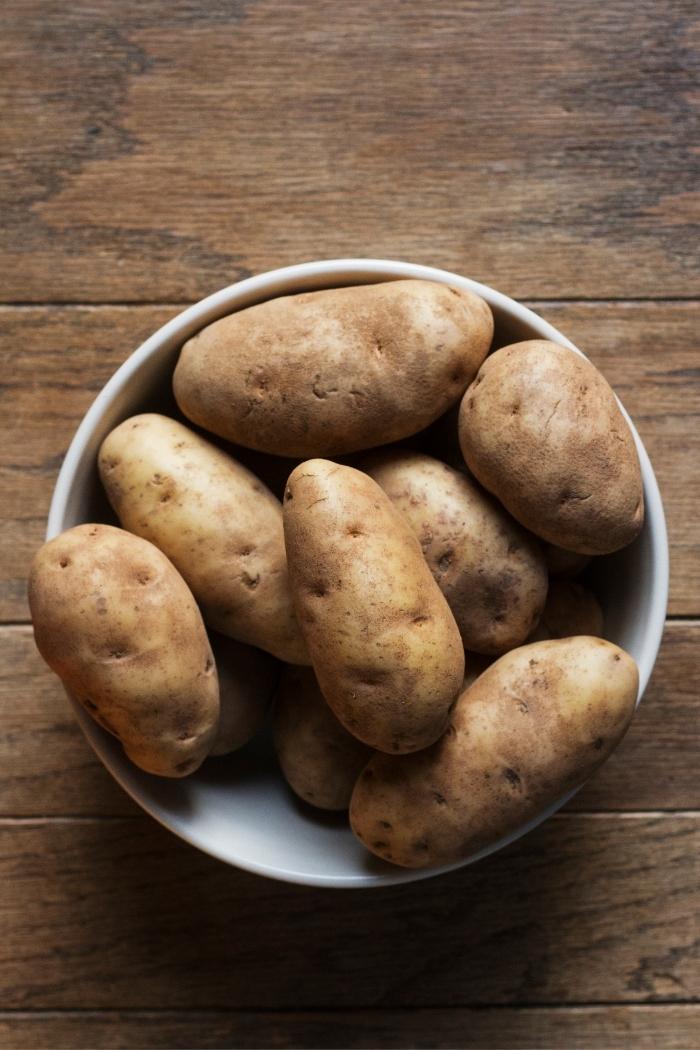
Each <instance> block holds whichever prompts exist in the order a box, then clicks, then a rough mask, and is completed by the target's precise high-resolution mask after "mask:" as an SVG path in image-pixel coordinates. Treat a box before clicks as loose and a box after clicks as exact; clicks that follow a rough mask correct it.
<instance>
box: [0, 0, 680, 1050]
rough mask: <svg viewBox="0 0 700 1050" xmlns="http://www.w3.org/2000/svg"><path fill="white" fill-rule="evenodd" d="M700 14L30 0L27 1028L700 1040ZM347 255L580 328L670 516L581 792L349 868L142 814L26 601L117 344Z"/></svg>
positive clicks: (19, 18) (19, 797)
mask: <svg viewBox="0 0 700 1050" xmlns="http://www.w3.org/2000/svg"><path fill="white" fill-rule="evenodd" d="M699 39H700V9H699V8H698V6H697V3H696V0H667V2H665V3H662V4H661V3H657V2H656V0H611V2H608V3H595V2H593V0H560V2H558V3H554V2H547V0H519V2H508V0H505V2H501V0H481V2H479V0H467V2H449V0H436V2H434V3H425V2H423V0H369V2H365V0H363V2H359V0H344V2H343V3H334V2H329V0H325V2H324V0H174V2H173V0H170V2H168V3H166V2H165V0H102V2H98V0H93V2H89V0H77V2H74V3H71V4H66V3H65V2H63V0H60V2H59V0H9V2H6V3H5V4H3V5H2V8H1V10H0V40H1V41H2V62H3V74H2V83H1V86H0V90H1V91H2V100H1V103H2V107H1V112H2V118H1V124H0V134H1V135H2V149H1V150H0V171H1V172H2V196H3V206H2V224H1V225H2V230H1V231H0V239H1V241H2V249H1V251H2V262H1V266H2V278H1V280H0V297H1V299H2V305H1V306H0V312H1V317H2V323H1V324H0V344H1V346H2V361H3V368H2V383H1V385H0V398H1V404H2V412H1V414H0V438H1V440H0V499H1V501H2V508H3V520H2V525H1V531H0V617H1V619H2V626H1V627H0V785H1V788H2V790H1V792H0V874H1V875H2V882H1V883H0V885H1V886H2V889H1V890H0V921H1V923H2V925H1V927H0V934H1V935H0V1042H1V1043H2V1045H3V1046H6V1047H18V1048H21V1047H32V1048H35V1047H43V1046H46V1047H49V1046H50V1047H52V1048H56V1047H76V1048H77V1047H128V1048H133V1047H154V1048H155V1047H197V1048H199V1047H202V1048H204V1047H225V1046H236V1047H336V1046H338V1047H340V1046H347V1047H372V1046H377V1047H408V1046H416V1047H465V1048H466V1047H482V1048H493V1047H511V1048H514V1050H515V1048H521V1047H571V1048H578V1047H588V1048H591V1047H592V1048H602V1047H606V1048H607V1047H631V1046H634V1047H650V1048H652V1047H653V1048H654V1050H664V1048H670V1047H674V1048H678V1047H683V1048H687V1047H697V1046H698V1045H700V1040H699V1035H698V1033H699V1032H700V1010H699V1009H698V1000H699V999H700V987H699V980H698V976H699V975H698V937H699V932H700V931H699V928H698V925H699V924H698V906H699V903H700V891H699V885H698V884H699V881H700V880H699V877H698V876H699V874H700V870H699V866H698V846H699V845H700V781H699V779H698V775H697V768H698V743H699V741H698V737H699V722H698V717H697V710H698V681H699V680H700V649H699V645H698V643H699V642H700V619H699V617H700V528H699V524H698V523H699V522H700V351H699V348H698V329H699V327H700V312H699V311H698V300H700V280H699V276H700V271H699V270H698V265H697V263H698V257H697V246H698V240H697V238H698V229H697V218H698V202H699V201H700V193H699V192H698V141H699V139H698V125H697V101H698V97H699V96H698V49H697V45H698V41H699ZM694 221H695V223H696V225H695V226H694V225H693V222H694ZM341 255H348V256H352V255H363V256H376V257H388V258H399V259H409V260H413V261H418V262H424V263H432V264H435V265H438V266H445V267H447V268H450V269H453V270H456V271H458V272H460V273H465V274H468V275H470V276H472V277H475V278H477V279H483V280H484V281H486V282H487V283H491V284H493V285H496V286H497V287H498V288H500V289H502V290H504V291H506V292H508V293H509V294H511V295H513V296H515V297H517V298H520V299H522V300H524V301H527V302H528V303H530V304H532V305H533V306H534V307H535V308H536V309H537V310H538V311H539V312H540V313H541V314H542V315H543V316H545V317H546V318H548V319H550V320H552V321H553V322H554V323H555V324H557V325H558V326H560V327H561V328H562V329H563V331H565V332H566V333H567V334H568V335H570V336H571V337H572V338H573V339H574V340H575V341H576V342H577V343H578V344H579V345H580V346H582V347H583V348H584V349H585V350H587V352H588V353H589V354H590V356H591V357H592V358H593V360H594V361H595V362H596V363H597V364H598V365H600V366H601V368H602V369H603V370H604V372H605V373H606V375H607V376H608V377H609V379H610V380H611V382H612V383H613V385H614V386H615V387H616V388H617V390H618V391H619V392H620V394H621V396H622V398H623V400H624V402H625V404H626V406H627V407H628V409H629V410H630V411H631V412H632V414H633V416H634V418H635V420H636V422H637V424H638V427H639V430H640V432H641V435H642V438H643V440H644V441H645V442H646V445H647V448H648V450H649V452H650V454H651V457H652V460H653V462H654V465H655V467H656V470H657V474H658V476H659V480H660V484H661V488H662V491H663V495H664V498H665V503H666V509H667V514H668V522H669V529H670V537H671V547H672V582H671V597H670V606H669V621H668V625H667V630H666V636H665V640H664V645H663V648H662V651H661V655H660V658H659V662H658V666H657V669H656V672H655V675H654V678H653V682H652V685H651V686H650V688H649V691H648V694H647V697H646V699H645V701H644V704H643V707H642V708H641V710H640V713H639V716H638V718H637V720H636V722H635V724H634V726H633V728H632V730H631V732H630V734H629V737H628V738H627V740H626V741H625V743H624V744H623V746H622V747H621V748H620V750H619V752H618V753H617V754H616V755H615V756H614V757H613V758H612V759H611V761H610V762H609V763H608V765H607V766H606V767H605V768H604V769H603V771H602V772H601V773H600V774H599V775H598V776H597V777H596V778H595V779H594V780H593V781H592V782H591V783H590V784H589V785H588V786H587V787H586V789H585V790H584V791H583V792H582V793H581V794H580V795H579V796H578V797H577V798H576V800H575V801H574V802H573V803H572V804H571V805H570V806H569V807H568V808H567V809H566V810H565V811H564V812H562V813H561V814H559V815H558V816H556V817H555V818H553V819H552V820H550V821H549V822H547V823H546V824H545V825H544V826H543V827H542V828H540V829H539V830H538V831H536V832H534V833H533V834H532V835H530V836H528V837H527V838H526V839H525V840H523V841H521V842H520V843H518V844H516V845H514V846H513V847H511V848H510V849H508V850H506V851H505V852H504V853H502V854H500V855H498V856H495V857H492V858H491V859H489V860H487V861H485V862H483V863H482V864H479V865H477V866H476V867H474V868H471V869H467V870H464V871H462V872H458V873H456V874H452V875H449V876H446V877H443V878H441V879H438V880H434V881H429V882H425V883H420V884H418V885H411V886H404V887H400V888H397V889H386V890H379V891H373V892H359V891H356V892H347V891H346V892H342V893H340V892H332V891H320V890H310V889H304V888H299V887H290V886H285V885H282V884H277V883H273V882H269V881H265V880H262V879H258V878H255V877H253V876H251V875H248V874H243V873H239V872H237V871H234V870H230V869H228V868H226V867H225V866H224V865H222V864H220V863H218V862H216V861H214V860H211V859H209V858H208V857H205V856H203V855H200V854H198V853H197V852H195V851H194V850H193V849H191V848H189V847H188V846H186V845H184V844H183V843H181V842H180V841H178V840H177V839H175V838H174V837H173V836H171V835H169V834H168V833H166V832H165V831H163V830H161V829H160V828H159V827H158V826H157V825H156V824H155V823H153V822H152V821H151V820H149V819H147V818H145V817H143V816H141V815H140V812H139V811H138V810H137V808H136V807H135V806H134V805H133V804H131V803H130V802H129V800H128V799H127V798H126V796H125V795H123V794H122V793H121V792H120V790H119V789H118V788H117V787H116V786H115V784H114V783H113V782H112V781H111V780H110V778H109V776H108V775H107V773H106V772H105V771H104V770H103V769H102V767H101V766H100V765H98V763H97V761H96V760H95V759H94V758H93V756H92V752H91V751H90V750H89V748H88V747H87V745H86V744H85V742H84V741H83V739H82V737H81V735H80V733H79V731H78V729H77V727H76V726H75V725H74V722H73V719H72V717H71V714H70V711H69V710H68V707H67V704H66V702H65V700H64V698H63V695H62V692H61V689H60V687H59V685H58V683H57V681H56V680H55V679H54V678H53V677H52V676H51V675H50V674H49V673H48V672H47V671H46V670H45V669H44V668H43V666H42V664H41V662H40V660H39V659H38V657H37V655H36V653H35V651H34V649H33V644H32V636H31V628H30V626H29V625H28V614H27V606H26V601H25V575H26V572H27V567H28V564H29V559H30V557H31V555H32V553H33V551H34V550H35V548H36V547H37V546H38V545H39V543H40V541H41V539H42V535H43V530H44V523H45V518H46V512H47V506H48V502H49V498H50V495H51V491H52V487H53V484H54V480H55V477H56V472H57V470H58V467H59V465H60V463H61V458H62V455H63V453H64V452H65V449H66V447H67V445H68V443H69V441H70V439H71V436H72V434H73V432H74V430H75V428H76V425H77V424H78V421H79V420H80V418H81V416H82V414H83V413H84V412H85V410H86V408H87V406H88V405H89V404H90V402H91V400H92V398H93V397H94V396H95V394H96V392H97V391H98V390H99V389H100V387H101V386H102V384H103V383H104V382H105V380H106V379H107V378H108V376H109V375H110V374H111V373H112V372H113V371H114V369H115V368H116V367H117V365H118V364H119V363H120V362H121V361H123V360H124V358H125V357H126V356H127V355H128V354H129V353H130V352H131V351H132V350H133V349H134V348H135V347H136V346H137V345H138V344H139V343H140V341H141V340H142V339H143V338H144V337H145V336H146V335H148V334H149V333H150V332H152V331H153V330H154V329H155V328H156V327H158V325H160V324H161V323H162V322H163V321H164V320H165V319H166V318H168V317H170V316H172V315H173V314H174V313H175V312H177V311H178V310H179V309H180V308H181V306H182V305H183V304H185V303H188V302H191V301H193V300H196V299H197V298H199V297H201V296H203V295H205V294H207V293H209V292H210V291H212V290H214V289H217V288H219V287H221V286H223V285H225V284H228V283H230V282H231V281H234V280H237V279H238V278H241V277H243V276H246V275H248V274H251V273H255V272H256V271H259V270H262V269H268V268H271V267H274V266H278V265H282V264H286V263H291V262H296V261H302V260H305V259H312V258H323V257H326V258H330V257H335V256H341Z"/></svg>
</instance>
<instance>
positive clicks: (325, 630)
mask: <svg viewBox="0 0 700 1050" xmlns="http://www.w3.org/2000/svg"><path fill="white" fill-rule="evenodd" d="M284 532H285V540H286V544H287V555H288V558H289V575H290V580H291V583H292V594H293V596H294V601H295V604H296V608H297V613H298V616H299V622H300V624H301V629H302V631H303V632H304V636H305V638H306V642H307V645H308V648H309V652H310V654H311V660H312V663H313V666H314V670H315V671H316V676H317V678H318V681H319V685H320V687H321V691H322V693H323V695H324V696H325V698H326V700H327V701H328V703H329V704H330V706H331V708H332V710H333V712H334V713H335V715H336V717H337V718H338V719H339V720H340V721H341V722H342V724H343V725H344V726H345V728H346V729H347V730H348V731H349V732H351V733H352V734H353V735H354V736H356V737H358V738H359V739H360V740H362V741H364V743H366V744H368V745H369V746H370V747H373V748H376V749H378V750H380V751H389V752H407V751H416V750H418V749H419V748H421V747H427V746H428V745H429V744H431V743H432V742H433V741H434V740H436V739H437V737H438V736H439V735H440V733H441V732H442V731H443V729H444V728H445V725H446V724H447V718H448V710H449V707H450V704H451V703H452V701H453V700H454V698H455V697H456V695H457V693H458V691H459V688H460V686H461V683H462V677H463V674H464V650H463V647H462V642H461V639H460V636H459V631H458V629H457V625H456V623H455V621H454V618H453V616H452V613H451V612H450V610H449V607H448V605H447V602H446V601H445V599H444V597H443V596H442V594H441V592H440V590H439V588H438V586H437V584H436V583H435V580H434V579H433V577H432V574H431V572H430V569H429V568H428V566H427V564H426V562H425V560H424V558H423V555H422V553H421V549H420V544H419V543H418V540H417V539H416V537H415V535H414V533H413V532H412V530H411V528H410V526H409V525H408V523H407V522H406V521H405V519H404V518H403V517H402V516H401V515H400V513H399V512H398V511H397V510H396V508H395V507H394V506H393V505H392V503H391V501H390V500H389V498H388V497H387V496H386V495H385V494H384V492H382V490H381V489H380V487H379V485H377V483H376V482H375V481H373V480H372V479H371V478H369V477H368V476H367V475H366V474H363V473H362V472H361V471H359V470H355V469H354V468H353V467H345V466H339V465H338V464H336V463H331V462H329V461H328V460H321V459H314V460H309V461H308V462H306V463H302V464H301V465H300V466H298V467H297V468H296V469H295V470H294V471H293V473H292V474H291V476H290V478H289V481H288V483H287V490H286V492H285V498H284Z"/></svg>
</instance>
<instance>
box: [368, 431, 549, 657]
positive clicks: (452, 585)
mask: <svg viewBox="0 0 700 1050" xmlns="http://www.w3.org/2000/svg"><path fill="white" fill-rule="evenodd" d="M362 468H363V469H364V470H365V471H366V472H367V473H368V474H369V476H370V477H372V478H374V480H375V481H376V482H377V484H378V485H380V486H381V487H382V489H383V490H384V492H386V494H387V496H388V497H389V499H390V500H391V501H392V503H393V504H394V506H395V507H396V508H397V509H398V510H399V511H401V513H402V514H403V515H404V517H405V518H406V520H407V521H408V522H409V524H410V526H411V528H412V529H413V531H414V532H415V534H416V536H417V537H418V540H419V541H420V544H421V547H422V549H423V554H424V556H425V560H426V561H427V563H428V565H429V566H430V571H431V572H432V574H433V576H434V577H435V580H436V582H437V584H438V586H439V588H440V590H441V591H442V593H443V594H444V595H445V598H446V599H447V604H448V605H449V607H450V609H451V610H452V614H453V616H454V618H455V620H456V622H457V626H458V628H459V632H460V634H461V636H462V641H463V643H464V646H465V648H466V649H471V650H473V651H474V652H477V653H483V654H485V655H496V654H500V653H504V652H507V651H508V650H509V649H513V648H514V647H515V646H517V645H521V644H522V643H523V642H524V641H525V640H526V638H527V636H528V635H529V633H530V631H532V629H533V627H534V625H535V624H536V623H537V621H538V620H539V618H540V614H541V612H542V609H543V607H544V601H545V598H546V595H547V572H546V570H545V567H544V560H543V558H542V554H541V552H540V550H539V545H538V543H537V540H535V539H534V537H531V536H529V535H528V533H527V532H526V531H525V529H523V528H522V527H521V526H520V525H518V523H517V522H516V521H514V520H513V519H512V518H511V517H510V515H508V514H507V513H506V512H505V511H504V510H503V508H502V507H501V506H500V505H499V504H498V503H497V502H496V501H495V500H494V499H493V498H492V497H491V496H489V495H488V494H487V493H485V492H484V491H483V489H481V488H480V487H479V486H478V485H477V484H476V482H474V481H473V480H472V479H471V478H469V477H467V476H466V475H465V474H463V473H460V472H459V471H457V470H453V469H452V467H449V466H447V465H446V464H445V463H441V462H440V461H439V460H437V459H433V458H432V456H426V455H424V454H423V453H420V452H412V451H410V450H408V449H387V450H381V451H379V452H376V453H370V455H369V456H368V457H367V458H366V459H365V460H364V461H363V463H362Z"/></svg>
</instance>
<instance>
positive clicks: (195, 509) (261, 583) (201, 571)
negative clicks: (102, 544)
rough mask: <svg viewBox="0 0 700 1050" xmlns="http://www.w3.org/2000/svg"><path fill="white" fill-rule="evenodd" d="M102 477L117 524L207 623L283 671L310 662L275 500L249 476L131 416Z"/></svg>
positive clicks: (195, 438)
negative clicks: (168, 573)
mask: <svg viewBox="0 0 700 1050" xmlns="http://www.w3.org/2000/svg"><path fill="white" fill-rule="evenodd" d="M99 469H100V477H101V478H102V483H103V485H104V487H105V490H106V492H107V496H108V497H109V501H110V503H111V504H112V506H113V508H114V510H115V511H116V513H117V515H118V517H119V520H120V522H121V524H122V525H123V526H124V528H125V529H128V530H129V531H130V532H135V533H136V534H137V535H139V536H143V537H144V538H145V539H147V540H150V541H151V542H152V543H154V544H155V545H156V547H158V548H159V549H160V550H162V551H163V552H164V553H165V554H167V556H168V557H169V558H170V560H171V561H172V563H173V565H175V567H176V568H177V569H178V570H179V572H181V573H182V575H183V577H184V578H185V580H186V581H187V583H188V585H189V587H190V588H191V590H192V593H193V594H194V596H195V598H196V599H197V601H198V603H199V605H200V607H201V609H202V614H203V616H204V619H205V621H206V623H207V624H208V625H209V626H210V627H213V628H214V629H215V630H217V631H220V632H221V633H222V634H226V635H229V636H230V637H231V638H236V639H238V641H240V642H246V643H247V644H248V645H255V646H257V647H258V648H260V649H265V650H267V651H268V652H270V653H272V654H273V655H274V656H277V657H278V658H279V659H280V660H285V661H288V662H289V663H308V660H309V658H308V655H307V652H306V648H305V646H304V642H303V639H302V636H301V632H300V630H299V625H298V623H297V620H296V617H295V615H294V608H293V606H292V597H291V593H290V590H289V579H288V575H287V559H286V555H285V550H284V533H283V529H282V506H281V504H280V502H279V500H278V499H277V498H276V497H275V496H273V495H272V493H271V492H270V491H269V489H267V488H266V487H265V485H263V483H262V482H261V481H260V480H259V478H257V477H256V476H255V475H254V474H251V472H250V471H249V470H246V468H245V467H243V466H242V465H241V464H240V463H238V462H237V461H236V460H235V459H233V458H232V457H231V456H229V455H227V454H226V453H225V452H223V451H222V450H221V449H218V448H216V446H214V445H212V444H210V442H208V441H205V440H204V438H202V437H200V436H199V435H198V434H195V433H193V432H192V431H191V430H189V429H188V428H187V427H185V426H183V425H182V424H181V423H178V422H177V421H176V420H174V419H170V418H168V417H167V416H161V415H155V414H153V413H148V414H145V415H139V416H132V417H131V418H130V419H127V420H125V422H123V423H121V424H120V425H119V426H118V427H116V428H115V429H114V430H113V431H112V432H111V433H110V434H108V436H107V437H106V438H105V440H104V441H103V443H102V447H101V448H100V453H99Z"/></svg>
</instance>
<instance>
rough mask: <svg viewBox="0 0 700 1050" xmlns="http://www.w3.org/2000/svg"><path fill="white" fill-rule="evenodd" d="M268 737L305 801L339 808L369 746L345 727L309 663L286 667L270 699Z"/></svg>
mask: <svg viewBox="0 0 700 1050" xmlns="http://www.w3.org/2000/svg"><path fill="white" fill-rule="evenodd" d="M273 736H274V741H275V750H276V752H277V758H278V759H279V764H280V767H281V769H282V773H283V774H284V778H285V780H286V781H287V783H288V784H289V786H290V787H291V788H292V790H293V791H294V792H295V793H296V794H297V795H298V796H299V797H300V798H302V799H304V801H305V802H309V803H310V804H311V805H312V806H318V807H319V809H329V810H342V809H347V808H348V806H349V805H350V796H351V795H352V789H353V788H354V786H355V782H356V780H357V778H358V776H359V775H360V772H361V771H362V769H363V768H364V766H366V764H367V762H368V760H369V758H370V757H371V755H372V750H371V748H369V747H367V745H366V744H363V743H361V742H360V741H359V740H357V739H356V738H355V737H354V736H352V735H351V734H350V733H348V731H347V729H344V728H343V726H342V725H341V724H340V722H339V721H338V719H337V718H336V717H335V715H334V714H333V712H332V711H331V709H330V707H329V706H328V704H327V703H326V701H325V700H324V698H323V694H322V692H321V690H320V689H319V687H318V682H317V681H316V676H315V675H314V673H313V671H312V670H311V668H308V667H303V668H301V667H288V668H286V670H285V671H284V673H283V675H282V681H281V682H280V688H279V691H278V693H277V697H276V700H275V716H274V721H273Z"/></svg>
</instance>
